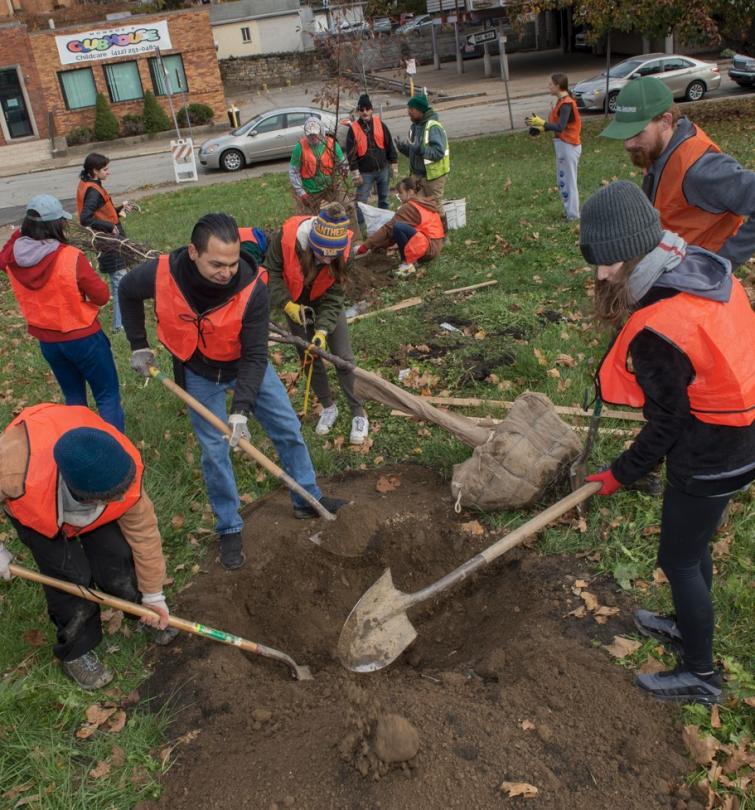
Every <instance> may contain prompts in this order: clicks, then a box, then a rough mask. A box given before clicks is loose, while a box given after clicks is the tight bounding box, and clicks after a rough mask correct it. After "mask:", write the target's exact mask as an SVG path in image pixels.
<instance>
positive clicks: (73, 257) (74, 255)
mask: <svg viewBox="0 0 755 810" xmlns="http://www.w3.org/2000/svg"><path fill="white" fill-rule="evenodd" d="M80 254H81V251H80V250H79V249H78V248H75V247H73V246H72V245H63V246H62V247H60V248H59V249H58V252H57V254H56V255H55V258H54V259H53V262H54V263H53V269H52V272H51V273H50V275H49V276H48V278H47V281H46V282H45V283H44V284H43V285H42V286H41V287H39V288H38V289H36V290H32V289H29V287H25V286H24V285H23V284H22V283H21V282H20V281H19V280H18V279H17V278H16V277H15V275H14V274H13V273H12V272H9V273H8V280H9V281H10V286H11V288H12V290H13V294H14V295H15V296H16V300H17V301H18V306H19V308H20V310H21V314H22V315H23V316H24V318H25V319H26V322H27V323H28V324H29V326H35V327H37V328H38V329H49V330H50V331H53V332H75V331H76V330H78V329H86V328H87V327H88V326H91V325H92V324H93V323H94V322H95V320H96V319H97V313H98V312H99V309H100V308H99V307H98V306H97V304H93V303H92V302H91V301H87V300H86V299H85V298H84V296H83V295H82V294H81V290H80V289H79V284H78V281H77V280H76V265H77V264H78V261H79V255H80Z"/></svg>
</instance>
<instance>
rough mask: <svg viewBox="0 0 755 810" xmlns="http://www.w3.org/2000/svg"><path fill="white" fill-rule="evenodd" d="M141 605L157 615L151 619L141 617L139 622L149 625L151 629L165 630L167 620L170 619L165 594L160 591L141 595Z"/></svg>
mask: <svg viewBox="0 0 755 810" xmlns="http://www.w3.org/2000/svg"><path fill="white" fill-rule="evenodd" d="M142 605H144V606H145V607H148V608H149V609H150V610H154V611H155V612H156V613H157V614H158V615H157V616H155V617H154V618H153V617H147V616H142V618H141V619H140V620H139V621H141V622H144V624H149V625H150V626H152V627H157V628H159V629H160V630H165V628H166V627H167V626H168V618H169V617H170V610H169V609H168V603H167V602H166V601H165V594H164V593H163V592H162V591H158V592H157V593H143V594H142Z"/></svg>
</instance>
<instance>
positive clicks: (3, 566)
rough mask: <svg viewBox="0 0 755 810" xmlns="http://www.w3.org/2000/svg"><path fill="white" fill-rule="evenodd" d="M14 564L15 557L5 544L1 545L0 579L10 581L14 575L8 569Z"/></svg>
mask: <svg viewBox="0 0 755 810" xmlns="http://www.w3.org/2000/svg"><path fill="white" fill-rule="evenodd" d="M12 562H13V555H12V554H11V553H10V551H8V549H7V548H6V547H5V545H4V544H3V543H0V579H5V580H9V579H10V578H11V577H12V576H13V575H12V574H11V572H10V568H9V567H8V566H9V565H10V564H11V563H12Z"/></svg>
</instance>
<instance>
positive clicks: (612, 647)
mask: <svg viewBox="0 0 755 810" xmlns="http://www.w3.org/2000/svg"><path fill="white" fill-rule="evenodd" d="M641 646H642V644H641V642H639V641H634V640H632V639H631V638H626V636H614V637H613V641H612V642H611V643H610V644H604V645H603V649H604V650H607V651H608V652H609V653H610V654H611V655H612V656H613V657H614V658H626V657H627V656H628V655H631V654H632V653H634V652H637V650H639V649H640V647H641Z"/></svg>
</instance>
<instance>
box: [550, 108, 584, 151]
mask: <svg viewBox="0 0 755 810" xmlns="http://www.w3.org/2000/svg"><path fill="white" fill-rule="evenodd" d="M564 104H570V105H571V109H572V117H571V119H570V120H569V123H568V124H567V125H566V128H565V129H564V131H563V132H556V133H554V134H555V136H556V137H557V138H559V139H560V140H562V141H563V142H564V143H570V144H571V145H572V146H579V145H580V143H581V141H580V139H579V134H580V132H581V131H582V119H581V118H580V115H579V109H578V108H577V102H576V101H575V100H574V99H573V98H572V97H571V96H564V97H563V98H560V99H559V100H558V101H557V102H556V105H555V107H554V108H553V109H552V110H551V114H550V115H549V116H548V122H549V123H550V124H557V123H558V119H559V117H560V114H561V107H563V106H564Z"/></svg>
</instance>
